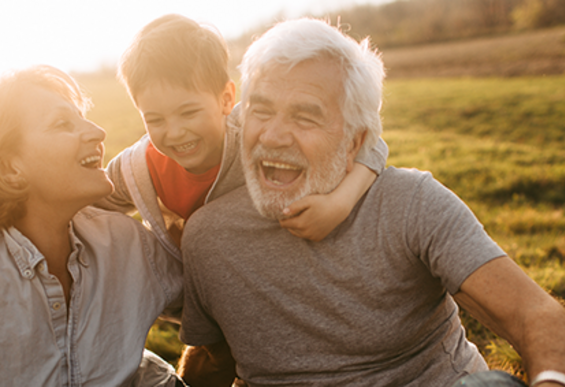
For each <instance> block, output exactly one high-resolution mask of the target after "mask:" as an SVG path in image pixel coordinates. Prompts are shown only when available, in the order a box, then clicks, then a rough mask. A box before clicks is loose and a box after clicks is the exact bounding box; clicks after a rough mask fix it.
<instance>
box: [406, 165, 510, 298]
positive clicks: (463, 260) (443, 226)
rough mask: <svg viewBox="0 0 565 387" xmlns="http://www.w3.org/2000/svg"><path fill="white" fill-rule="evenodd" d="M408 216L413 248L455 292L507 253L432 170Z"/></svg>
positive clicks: (418, 191)
mask: <svg viewBox="0 0 565 387" xmlns="http://www.w3.org/2000/svg"><path fill="white" fill-rule="evenodd" d="M407 218H408V221H407V222H406V226H407V230H406V235H408V244H409V248H410V250H411V251H412V252H413V253H414V255H415V256H417V257H419V259H420V260H421V261H422V262H423V263H424V264H425V265H426V266H427V267H428V269H429V270H430V272H431V274H432V275H433V276H434V277H437V278H440V279H441V282H442V285H443V286H444V287H445V288H446V289H447V290H448V291H449V292H450V293H451V294H455V293H457V292H458V291H459V288H460V286H461V284H462V283H463V282H464V281H465V279H466V278H467V277H468V276H469V275H471V274H472V273H473V272H474V271H475V270H477V269H478V268H479V267H480V266H482V265H484V264H485V263H487V262H489V261H490V260H492V259H494V258H497V257H501V256H504V255H506V254H505V252H504V251H503V250H502V249H501V248H500V247H499V246H498V245H497V244H496V243H495V242H494V241H493V240H492V239H491V238H490V237H489V236H488V234H487V233H486V231H485V230H484V227H483V225H482V224H481V223H480V222H479V221H478V219H477V218H476V217H475V215H474V214H473V212H472V211H471V210H470V208H469V207H468V206H467V205H466V204H465V203H464V202H463V201H462V200H461V199H460V198H459V197H457V195H455V194H454V193H453V192H452V191H450V190H449V189H447V188H446V187H445V186H443V185H442V184H440V183H439V182H438V181H437V180H435V179H433V178H432V177H431V174H429V173H426V174H424V175H423V177H422V179H421V182H420V184H419V186H418V187H417V189H416V190H415V191H414V196H413V198H412V201H411V205H410V207H409V211H408V216H407Z"/></svg>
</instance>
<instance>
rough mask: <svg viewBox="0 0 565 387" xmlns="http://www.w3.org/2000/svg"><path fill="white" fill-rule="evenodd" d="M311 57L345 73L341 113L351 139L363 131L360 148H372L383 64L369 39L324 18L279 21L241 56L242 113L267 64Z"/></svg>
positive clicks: (377, 133)
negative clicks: (333, 64) (349, 33)
mask: <svg viewBox="0 0 565 387" xmlns="http://www.w3.org/2000/svg"><path fill="white" fill-rule="evenodd" d="M310 59H324V60H325V59H331V60H335V61H336V62H337V63H338V64H339V65H340V66H341V68H342V70H343V72H344V74H345V75H344V79H343V88H344V93H345V95H344V96H343V98H342V101H341V106H342V114H343V118H344V121H345V128H344V129H345V131H346V133H347V135H348V136H349V138H352V137H353V136H354V135H355V134H356V133H358V132H362V131H365V130H366V131H367V135H366V137H365V143H364V144H363V149H364V150H367V149H369V148H371V147H373V146H374V145H375V144H376V143H377V140H378V138H379V136H380V135H381V132H382V125H381V118H380V109H381V105H382V89H383V79H384V76H385V72H384V67H383V62H382V60H381V57H380V55H379V54H377V52H376V50H374V51H373V50H372V49H371V44H370V41H369V38H366V39H364V40H363V41H362V42H361V43H357V42H356V41H355V40H353V39H352V38H350V37H349V36H346V35H345V34H343V33H342V32H341V31H340V30H338V29H337V28H335V27H332V26H330V25H328V24H327V23H326V22H324V21H322V20H316V19H308V18H305V19H298V20H290V21H286V22H282V23H279V24H277V25H276V26H274V27H273V28H271V29H270V30H268V31H267V32H266V33H265V34H264V35H262V36H261V37H260V38H259V39H257V40H256V41H255V42H253V44H251V46H249V48H248V49H247V52H246V53H245V55H244V57H243V61H242V62H241V65H240V66H239V69H240V71H241V74H242V77H241V90H242V94H241V99H242V102H243V106H244V109H242V110H243V111H244V110H245V106H246V105H247V102H248V98H249V91H250V87H251V84H252V83H253V81H254V80H255V79H257V77H258V76H260V75H261V74H262V72H263V71H264V70H265V69H266V67H267V66H269V65H272V64H282V65H287V66H288V67H289V69H291V68H292V67H293V66H296V65H297V64H299V63H301V62H304V61H306V60H310Z"/></svg>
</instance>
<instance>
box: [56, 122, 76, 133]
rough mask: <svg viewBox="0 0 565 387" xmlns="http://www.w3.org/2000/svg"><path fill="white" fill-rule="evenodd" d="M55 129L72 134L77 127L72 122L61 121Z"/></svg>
mask: <svg viewBox="0 0 565 387" xmlns="http://www.w3.org/2000/svg"><path fill="white" fill-rule="evenodd" d="M55 128H56V129H59V130H64V131H69V132H70V131H72V130H73V129H74V128H75V125H74V124H73V122H72V121H70V120H60V121H57V123H56V124H55Z"/></svg>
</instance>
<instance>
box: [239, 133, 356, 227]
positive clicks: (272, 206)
mask: <svg viewBox="0 0 565 387" xmlns="http://www.w3.org/2000/svg"><path fill="white" fill-rule="evenodd" d="M241 159H242V162H243V172H244V173H245V180H246V182H247V189H248V191H249V195H250V196H251V199H252V200H253V203H254V205H255V207H256V208H257V210H258V211H259V213H260V214H261V215H263V216H265V217H267V218H271V219H283V218H285V217H286V216H285V215H283V213H282V211H283V209H285V208H286V207H288V206H289V205H290V204H291V203H293V202H295V201H297V200H298V199H302V198H303V197H305V196H308V195H312V194H327V193H330V192H331V191H333V190H334V189H335V188H336V187H337V186H338V185H339V183H340V182H341V181H342V180H343V177H344V176H345V174H346V169H347V151H346V142H345V141H344V142H343V143H342V144H341V145H340V146H339V148H338V149H337V152H336V153H333V154H328V155H327V156H326V159H327V160H326V161H325V162H320V163H319V165H318V167H319V168H317V169H311V167H310V165H309V164H308V160H307V159H306V157H305V156H304V155H303V154H302V152H301V151H300V150H299V149H297V148H296V147H293V148H288V149H285V150H284V151H283V150H279V149H268V148H265V147H264V146H263V145H261V144H258V145H256V146H255V147H254V148H253V149H252V151H251V155H248V154H247V152H246V151H245V149H244V147H243V145H242V147H241ZM264 159H267V160H276V161H281V162H283V163H288V164H292V165H297V166H300V167H302V168H303V173H305V182H304V183H303V184H302V186H301V187H299V188H298V189H293V190H292V191H284V190H275V189H269V188H267V187H264V186H262V185H261V182H260V174H261V172H260V170H259V169H260V168H261V167H260V160H264Z"/></svg>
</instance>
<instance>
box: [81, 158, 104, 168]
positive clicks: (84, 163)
mask: <svg viewBox="0 0 565 387" xmlns="http://www.w3.org/2000/svg"><path fill="white" fill-rule="evenodd" d="M101 159H102V157H100V156H88V157H86V158H84V159H82V160H81V161H80V165H82V166H83V167H86V166H89V167H93V166H95V165H96V166H97V165H98V164H99V163H100V160H101Z"/></svg>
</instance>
